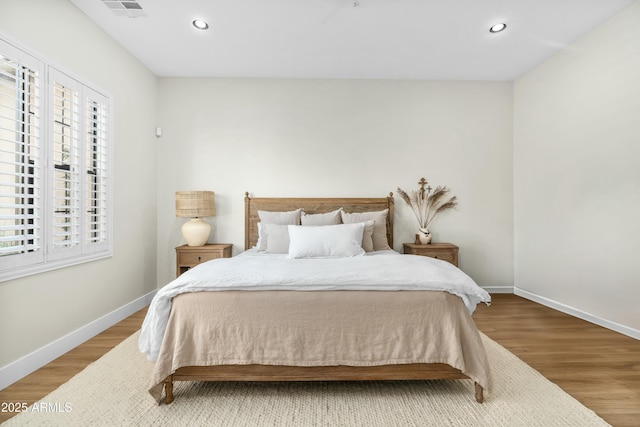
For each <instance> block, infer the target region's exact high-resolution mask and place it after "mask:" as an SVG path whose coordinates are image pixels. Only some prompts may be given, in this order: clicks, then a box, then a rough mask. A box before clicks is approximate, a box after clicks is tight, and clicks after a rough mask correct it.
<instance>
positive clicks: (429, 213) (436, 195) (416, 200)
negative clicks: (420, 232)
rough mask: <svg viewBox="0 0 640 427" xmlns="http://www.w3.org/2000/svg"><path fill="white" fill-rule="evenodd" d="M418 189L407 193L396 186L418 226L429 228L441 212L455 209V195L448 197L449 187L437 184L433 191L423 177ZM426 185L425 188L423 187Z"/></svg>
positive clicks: (456, 201) (456, 203)
mask: <svg viewBox="0 0 640 427" xmlns="http://www.w3.org/2000/svg"><path fill="white" fill-rule="evenodd" d="M418 184H420V189H418V190H414V191H411V192H410V193H407V192H406V191H404V190H403V189H401V188H398V194H399V195H400V198H401V199H402V200H404V202H405V203H406V204H407V205H409V207H411V210H412V211H413V214H414V215H415V216H416V219H417V220H418V224H419V225H420V228H425V229H428V228H429V224H431V222H432V221H433V220H434V219H435V218H436V216H438V214H440V213H442V212H446V211H448V210H450V209H455V207H456V206H457V205H458V199H457V198H456V196H451V197H449V188H448V187H446V186H442V185H439V186H437V187H436V188H435V189H434V190H433V191H431V190H432V188H431V186H429V185H428V184H429V183H428V182H427V180H425V179H424V178H422V179H420V181H419V182H418ZM425 186H426V188H425Z"/></svg>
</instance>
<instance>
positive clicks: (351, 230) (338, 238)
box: [289, 223, 365, 258]
mask: <svg viewBox="0 0 640 427" xmlns="http://www.w3.org/2000/svg"><path fill="white" fill-rule="evenodd" d="M363 233H364V223H358V224H337V225H322V226H313V225H312V226H301V227H295V226H292V225H290V226H289V242H290V243H289V258H317V257H352V256H359V255H364V253H365V252H364V249H362V246H361V244H362V235H363Z"/></svg>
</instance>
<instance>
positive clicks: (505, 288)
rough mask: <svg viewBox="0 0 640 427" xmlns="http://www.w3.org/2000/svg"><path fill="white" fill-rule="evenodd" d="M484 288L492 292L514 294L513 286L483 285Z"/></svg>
mask: <svg viewBox="0 0 640 427" xmlns="http://www.w3.org/2000/svg"><path fill="white" fill-rule="evenodd" d="M481 288H482V289H484V290H485V291H487V292H489V293H490V294H512V293H513V286H481Z"/></svg>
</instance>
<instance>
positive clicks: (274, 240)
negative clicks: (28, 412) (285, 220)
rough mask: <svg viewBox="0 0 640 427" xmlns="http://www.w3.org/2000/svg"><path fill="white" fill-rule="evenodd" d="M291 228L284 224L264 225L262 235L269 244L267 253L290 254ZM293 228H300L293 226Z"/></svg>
mask: <svg viewBox="0 0 640 427" xmlns="http://www.w3.org/2000/svg"><path fill="white" fill-rule="evenodd" d="M288 227H289V226H288V225H284V224H262V227H261V229H262V233H263V236H264V237H265V238H264V240H265V241H266V242H267V247H266V252H267V253H270V254H286V253H288V252H289V228H288ZM291 227H300V226H299V225H292V226H291Z"/></svg>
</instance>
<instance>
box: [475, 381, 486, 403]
mask: <svg viewBox="0 0 640 427" xmlns="http://www.w3.org/2000/svg"><path fill="white" fill-rule="evenodd" d="M475 385H476V402H478V403H482V402H484V390H483V388H482V386H481V385H480V384H478V383H475Z"/></svg>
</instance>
